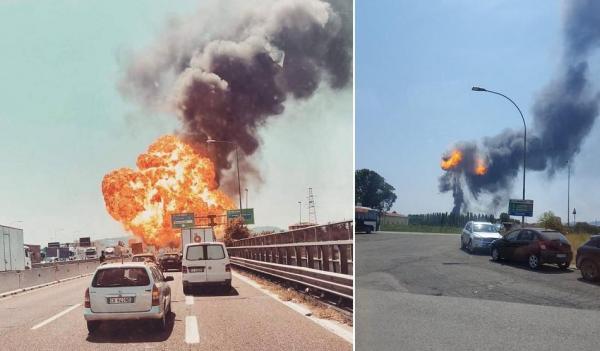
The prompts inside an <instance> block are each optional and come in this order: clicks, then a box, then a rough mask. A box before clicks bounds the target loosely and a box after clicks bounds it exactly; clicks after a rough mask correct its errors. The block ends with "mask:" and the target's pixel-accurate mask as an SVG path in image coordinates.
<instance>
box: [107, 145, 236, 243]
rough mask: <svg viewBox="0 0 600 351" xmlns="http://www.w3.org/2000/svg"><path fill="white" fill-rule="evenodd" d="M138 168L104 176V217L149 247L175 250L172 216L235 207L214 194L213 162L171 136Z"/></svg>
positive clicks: (139, 161) (140, 158)
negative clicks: (105, 212) (113, 221)
mask: <svg viewBox="0 0 600 351" xmlns="http://www.w3.org/2000/svg"><path fill="white" fill-rule="evenodd" d="M136 164H137V167H138V169H137V170H133V169H129V168H121V169H117V170H115V171H112V172H110V173H109V174H107V175H105V176H104V179H103V180H102V194H103V196H104V202H105V204H106V209H107V210H108V213H109V214H110V215H111V216H112V217H113V218H114V219H116V220H117V221H119V222H121V223H122V224H123V227H124V228H125V229H126V230H128V231H130V232H132V233H133V234H134V235H136V236H138V237H140V238H141V239H142V240H143V241H144V242H145V243H146V244H148V245H155V246H157V247H165V246H179V242H180V232H179V230H178V229H172V228H171V214H172V213H183V212H193V213H195V214H196V216H206V215H222V214H224V212H225V211H226V210H227V209H231V208H234V207H235V205H234V204H233V201H232V200H231V199H230V198H229V197H228V196H227V195H225V194H224V193H223V192H221V191H220V190H219V189H218V185H217V182H216V180H215V167H214V164H213V163H212V161H211V160H210V159H209V158H207V157H205V156H203V155H200V154H198V153H197V152H196V151H195V150H194V149H193V148H192V147H191V146H189V145H187V144H185V143H184V142H182V141H181V140H180V139H179V138H177V137H176V136H174V135H166V136H162V137H160V138H159V139H158V140H156V141H155V142H154V143H153V144H152V145H150V147H149V148H148V151H147V152H146V153H143V154H141V155H139V156H138V159H137V162H136Z"/></svg>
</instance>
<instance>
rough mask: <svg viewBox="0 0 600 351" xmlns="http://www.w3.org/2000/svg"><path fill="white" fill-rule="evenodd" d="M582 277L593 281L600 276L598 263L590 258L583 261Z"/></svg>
mask: <svg viewBox="0 0 600 351" xmlns="http://www.w3.org/2000/svg"><path fill="white" fill-rule="evenodd" d="M580 269H581V277H582V278H583V279H585V280H587V281H590V282H593V281H596V280H598V278H599V277H600V269H598V265H596V264H595V263H594V262H592V261H590V260H585V261H583V262H581V268H580Z"/></svg>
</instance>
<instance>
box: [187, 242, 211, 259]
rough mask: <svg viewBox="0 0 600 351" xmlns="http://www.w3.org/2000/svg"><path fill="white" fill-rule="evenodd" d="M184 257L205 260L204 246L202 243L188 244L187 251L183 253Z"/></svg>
mask: <svg viewBox="0 0 600 351" xmlns="http://www.w3.org/2000/svg"><path fill="white" fill-rule="evenodd" d="M185 258H186V259H187V260H190V261H198V260H205V259H206V258H205V255H204V246H203V245H194V246H188V248H187V251H186V253H185Z"/></svg>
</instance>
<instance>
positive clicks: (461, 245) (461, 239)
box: [460, 235, 465, 250]
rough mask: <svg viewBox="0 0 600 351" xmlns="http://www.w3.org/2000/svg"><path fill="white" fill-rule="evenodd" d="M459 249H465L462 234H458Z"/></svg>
mask: <svg viewBox="0 0 600 351" xmlns="http://www.w3.org/2000/svg"><path fill="white" fill-rule="evenodd" d="M460 249H461V250H464V249H465V241H464V240H463V237H462V235H461V236H460Z"/></svg>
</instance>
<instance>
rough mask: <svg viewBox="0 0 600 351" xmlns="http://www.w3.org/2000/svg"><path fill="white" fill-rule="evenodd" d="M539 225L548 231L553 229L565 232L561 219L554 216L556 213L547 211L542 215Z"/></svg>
mask: <svg viewBox="0 0 600 351" xmlns="http://www.w3.org/2000/svg"><path fill="white" fill-rule="evenodd" d="M538 223H539V225H541V226H542V227H544V228H546V229H553V230H557V231H559V232H564V228H563V225H562V223H561V221H560V217H557V216H555V215H554V212H552V211H547V212H544V213H543V214H542V216H541V217H540V218H539V219H538Z"/></svg>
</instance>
